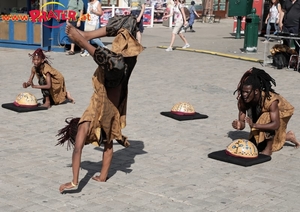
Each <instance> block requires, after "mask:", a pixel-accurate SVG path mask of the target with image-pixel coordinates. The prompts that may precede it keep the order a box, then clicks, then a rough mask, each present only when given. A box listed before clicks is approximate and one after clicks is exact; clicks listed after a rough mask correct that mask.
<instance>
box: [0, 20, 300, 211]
mask: <svg viewBox="0 0 300 212" xmlns="http://www.w3.org/2000/svg"><path fill="white" fill-rule="evenodd" d="M232 26H233V20H232V19H226V20H221V23H219V24H218V23H215V24H203V23H199V22H196V23H195V26H194V28H195V30H196V32H195V33H189V32H187V33H186V37H187V39H188V41H189V43H190V45H191V47H190V48H194V49H202V50H209V51H216V52H222V53H226V54H227V53H228V54H237V55H245V56H247V57H252V58H258V59H262V57H263V56H262V50H263V46H262V44H261V41H260V40H261V39H262V38H259V43H258V53H256V54H243V53H240V51H239V49H240V48H242V47H243V39H235V38H234V36H232V35H231V32H232ZM170 38H171V29H169V28H166V27H162V26H160V25H155V26H154V27H153V28H147V29H146V30H145V33H144V36H143V41H142V42H143V45H144V46H146V47H147V48H146V50H145V51H144V52H143V53H142V54H141V55H140V56H139V58H138V63H137V65H136V67H135V69H134V72H133V74H132V78H131V80H130V84H129V100H128V118H127V127H126V128H125V129H124V131H123V133H124V134H125V135H126V136H128V137H129V140H130V142H131V146H130V147H129V148H126V149H125V148H122V147H121V146H120V145H118V144H117V143H115V144H114V156H113V161H112V166H111V169H110V173H109V176H110V179H109V180H108V181H107V182H106V183H98V182H95V181H93V180H91V177H92V176H93V175H95V174H98V173H99V171H100V169H101V162H102V150H103V149H102V148H95V147H94V146H92V145H88V146H85V148H84V150H83V155H82V164H81V172H80V180H81V181H80V185H79V189H78V191H75V192H70V193H67V194H64V195H62V194H60V193H59V191H58V187H59V185H60V184H62V183H65V182H68V181H70V180H71V179H72V171H71V155H72V151H67V150H66V146H64V147H61V146H55V144H56V142H57V137H56V136H55V135H56V134H57V130H58V129H60V128H62V127H63V126H65V123H64V120H65V118H66V117H70V116H72V117H77V116H81V114H82V113H83V111H84V110H85V108H86V107H87V105H88V103H89V99H90V97H91V95H92V92H93V88H92V83H91V77H92V74H93V72H94V70H95V68H96V64H95V62H94V61H93V60H92V58H91V57H85V58H84V57H80V55H79V54H76V55H74V56H66V55H65V54H64V53H59V52H49V53H48V55H50V56H51V58H53V60H52V65H53V66H54V67H55V68H56V69H58V70H60V71H61V72H62V73H63V75H64V76H65V80H66V85H67V89H68V90H69V91H70V92H71V93H72V95H73V97H74V98H75V99H76V104H75V105H73V104H66V105H60V106H53V107H52V108H51V109H49V110H44V111H38V112H30V113H16V112H13V111H10V110H6V109H3V108H1V109H0V118H1V125H0V141H1V144H2V148H1V150H0V160H1V173H0V187H1V191H0V211H22V212H24V211H30V212H31V211H64V212H65V211H74V212H79V211H170V212H175V211H185V212H189V211H196V212H198V211H222V212H223V211H228V212H233V211H239V212H240V211H263V212H268V211H280V212H282V211H289V212H290V211H299V207H300V201H299V196H298V195H299V191H300V186H299V178H298V177H299V176H298V175H299V170H298V167H299V159H300V150H296V149H294V148H293V146H292V145H290V144H289V143H287V144H286V145H285V146H284V147H283V149H282V150H280V151H279V152H276V153H274V154H273V155H272V160H271V161H269V162H267V163H263V164H259V165H255V166H251V167H242V166H238V165H233V164H229V163H224V162H220V161H217V160H213V159H209V158H208V157H207V155H208V154H209V153H210V152H213V151H217V150H222V149H225V148H226V146H227V145H228V144H229V143H230V142H231V141H232V139H235V138H242V137H246V136H247V132H248V130H249V128H246V129H245V131H241V132H236V131H234V130H233V129H232V127H231V122H232V120H233V119H235V118H237V108H236V98H235V96H234V95H233V92H234V90H235V89H236V86H237V83H238V81H239V79H240V77H241V76H242V74H243V73H244V72H245V71H246V70H248V69H249V68H251V67H258V68H264V69H265V70H266V71H267V72H268V73H270V74H271V76H273V77H274V78H275V79H276V82H277V87H276V88H275V90H276V91H278V92H279V93H280V94H282V95H283V96H284V97H286V99H288V100H289V101H290V102H291V103H292V104H293V105H294V107H295V108H296V110H295V114H294V116H293V117H292V119H291V120H290V123H289V127H288V128H289V129H291V130H294V131H295V132H296V135H297V134H298V135H299V136H300V134H299V133H298V129H299V126H300V121H299V120H300V113H299V110H298V109H299V108H300V100H299V98H298V97H297V96H298V91H297V90H298V87H299V76H300V75H299V73H298V72H295V71H292V70H287V69H283V70H276V69H273V68H271V67H262V66H261V64H259V63H254V62H248V61H243V60H236V59H230V58H226V57H219V56H214V55H209V54H201V53H194V52H185V51H179V50H175V51H173V52H166V51H165V50H164V49H160V48H157V46H168V45H169V42H170ZM103 41H104V43H106V44H107V45H108V46H109V47H110V46H111V43H110V42H111V41H112V38H104V39H103ZM175 45H177V46H182V45H183V44H182V41H180V40H179V37H177V38H176V42H175ZM29 52H32V51H30V50H21V49H9V48H0V62H1V69H0V74H1V84H0V88H1V91H0V95H1V102H2V104H3V103H7V102H13V101H14V99H15V97H16V96H17V94H18V93H20V92H22V91H29V92H31V93H33V94H34V95H35V96H36V97H37V98H41V93H40V91H39V90H38V89H32V88H28V89H27V90H24V89H23V88H22V82H24V81H26V80H27V79H28V77H29V75H30V69H31V61H30V59H29V57H28V53H29ZM35 82H36V81H35ZM180 101H187V102H190V103H191V104H192V105H193V106H194V108H195V109H196V111H197V112H200V113H203V114H207V115H208V116H209V118H208V119H202V120H193V121H185V122H179V121H176V120H173V119H170V118H167V117H164V116H162V115H160V112H162V111H169V110H170V109H171V108H172V106H173V105H174V104H175V103H177V102H180Z"/></svg>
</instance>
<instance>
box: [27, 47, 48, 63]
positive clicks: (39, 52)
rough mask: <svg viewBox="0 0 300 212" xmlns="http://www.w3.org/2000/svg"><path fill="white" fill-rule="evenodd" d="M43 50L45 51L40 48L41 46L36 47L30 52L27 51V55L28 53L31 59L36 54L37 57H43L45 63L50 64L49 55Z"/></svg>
mask: <svg viewBox="0 0 300 212" xmlns="http://www.w3.org/2000/svg"><path fill="white" fill-rule="evenodd" d="M44 52H46V51H44V50H43V49H41V48H38V49H36V50H35V51H34V52H33V53H32V54H30V53H28V55H29V57H30V58H31V59H33V58H34V57H35V56H38V57H39V58H41V59H43V60H44V62H45V63H47V64H48V65H50V64H49V59H50V57H49V56H46V55H45V54H44Z"/></svg>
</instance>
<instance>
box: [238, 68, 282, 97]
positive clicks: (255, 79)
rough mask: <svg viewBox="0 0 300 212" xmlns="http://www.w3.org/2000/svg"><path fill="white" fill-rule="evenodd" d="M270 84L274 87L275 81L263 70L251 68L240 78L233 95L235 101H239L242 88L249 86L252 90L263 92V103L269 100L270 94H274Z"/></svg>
mask: <svg viewBox="0 0 300 212" xmlns="http://www.w3.org/2000/svg"><path fill="white" fill-rule="evenodd" d="M272 84H273V85H274V86H276V82H275V79H273V78H272V77H271V76H270V75H269V74H268V73H267V72H265V71H264V70H262V69H258V68H255V67H253V68H251V69H250V70H248V71H246V72H245V74H244V75H243V76H242V78H241V80H240V82H239V84H238V86H237V89H236V90H235V91H234V93H233V94H235V93H236V92H237V93H238V95H237V99H239V98H240V96H241V93H242V89H243V86H244V85H251V86H252V89H253V90H255V89H259V90H260V91H264V92H265V97H264V99H263V101H262V102H264V101H265V99H266V98H268V99H270V96H271V95H270V92H273V93H276V92H275V91H274V89H273V88H272ZM276 94H277V93H276Z"/></svg>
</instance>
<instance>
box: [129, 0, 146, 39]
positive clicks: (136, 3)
mask: <svg viewBox="0 0 300 212" xmlns="http://www.w3.org/2000/svg"><path fill="white" fill-rule="evenodd" d="M144 12H145V0H130V13H131V15H133V16H135V17H136V21H137V26H138V27H139V31H138V32H137V34H136V39H137V40H138V42H139V43H141V42H142V34H143V32H144V22H143V14H144Z"/></svg>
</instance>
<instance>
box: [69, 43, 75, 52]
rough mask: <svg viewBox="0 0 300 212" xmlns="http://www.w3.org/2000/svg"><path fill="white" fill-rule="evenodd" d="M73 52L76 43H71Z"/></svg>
mask: <svg viewBox="0 0 300 212" xmlns="http://www.w3.org/2000/svg"><path fill="white" fill-rule="evenodd" d="M70 51H71V52H74V51H75V43H71V49H70Z"/></svg>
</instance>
